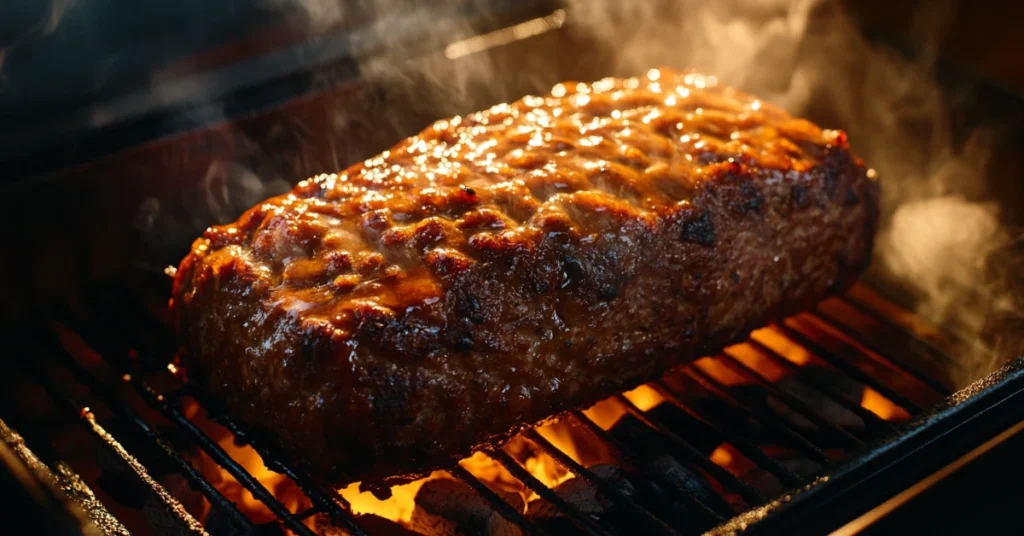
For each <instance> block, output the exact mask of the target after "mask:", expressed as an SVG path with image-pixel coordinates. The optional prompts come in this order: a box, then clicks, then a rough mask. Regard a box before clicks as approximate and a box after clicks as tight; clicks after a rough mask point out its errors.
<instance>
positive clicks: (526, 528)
mask: <svg viewBox="0 0 1024 536" xmlns="http://www.w3.org/2000/svg"><path fill="white" fill-rule="evenodd" d="M448 472H449V473H451V474H452V476H454V477H456V478H458V479H459V480H461V481H463V482H465V483H466V484H469V487H471V488H473V490H474V491H476V493H477V494H478V495H480V497H481V498H483V499H484V500H485V501H487V504H489V505H491V508H493V509H494V511H495V512H498V515H500V516H501V517H503V518H505V519H506V520H508V521H510V522H512V523H513V524H515V525H516V526H517V527H519V528H520V530H522V531H523V532H524V533H526V534H546V532H544V531H541V530H540V529H539V528H538V527H537V526H536V525H534V524H533V523H532V522H530V520H529V519H526V516H524V515H523V514H522V513H521V512H518V511H516V509H515V508H512V505H510V504H508V503H507V502H505V501H504V500H503V499H502V498H501V497H499V496H498V494H497V493H494V491H492V490H491V488H488V487H487V485H486V484H484V483H483V482H481V481H480V479H478V478H477V477H475V476H473V474H472V473H470V472H469V471H468V470H466V468H465V467H463V466H461V465H456V466H455V467H453V468H451V469H449V470H448Z"/></svg>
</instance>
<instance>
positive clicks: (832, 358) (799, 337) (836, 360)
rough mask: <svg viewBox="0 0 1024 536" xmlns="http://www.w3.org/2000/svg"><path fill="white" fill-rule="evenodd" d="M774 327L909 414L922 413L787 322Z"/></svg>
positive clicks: (903, 398)
mask: <svg viewBox="0 0 1024 536" xmlns="http://www.w3.org/2000/svg"><path fill="white" fill-rule="evenodd" d="M772 327H773V328H775V330H776V331H777V332H779V333H781V334H782V335H784V336H785V337H786V338H787V339H789V340H790V341H793V342H795V343H797V344H799V345H800V346H803V347H804V349H806V350H807V351H809V352H811V353H812V354H814V355H816V356H818V357H820V358H821V359H823V360H825V361H827V362H828V363H829V364H830V365H832V366H834V367H836V368H837V369H839V370H841V371H842V372H843V373H845V374H846V375H847V376H850V377H852V378H853V379H855V380H857V381H859V382H860V383H863V384H864V385H867V386H868V387H871V388H872V389H874V390H876V391H878V392H879V393H881V394H882V396H884V397H885V398H888V399H889V400H891V401H893V402H895V403H896V404H897V405H899V406H902V407H903V409H905V410H907V411H908V412H910V413H914V414H916V413H921V406H919V405H917V404H915V403H914V402H913V401H912V400H910V399H909V398H907V397H905V396H903V395H902V394H900V393H899V392H897V391H896V390H895V389H892V388H890V387H889V386H888V385H886V384H884V383H882V382H880V381H878V380H877V379H876V378H874V377H872V376H871V375H870V374H868V373H866V372H864V371H862V370H861V369H859V368H857V367H856V366H854V365H851V364H850V363H848V362H846V360H844V359H842V358H840V357H838V356H836V355H835V354H833V353H832V352H829V351H828V350H826V349H825V348H824V347H822V346H821V345H820V344H818V343H816V342H814V341H813V340H811V339H810V337H807V336H806V335H804V334H803V333H800V332H799V331H797V330H795V329H793V328H791V327H789V326H788V325H786V323H785V322H777V323H774V324H772Z"/></svg>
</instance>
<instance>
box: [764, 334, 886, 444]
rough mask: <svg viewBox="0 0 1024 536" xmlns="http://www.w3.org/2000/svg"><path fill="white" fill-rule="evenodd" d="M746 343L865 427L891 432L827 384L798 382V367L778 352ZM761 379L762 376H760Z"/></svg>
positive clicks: (863, 409) (881, 421)
mask: <svg viewBox="0 0 1024 536" xmlns="http://www.w3.org/2000/svg"><path fill="white" fill-rule="evenodd" d="M747 343H748V344H750V345H751V346H753V347H754V348H756V349H758V350H759V351H760V352H761V353H762V354H764V355H766V356H768V357H769V358H770V359H771V360H772V361H773V362H775V363H777V364H779V365H780V366H782V367H784V368H786V369H787V371H788V372H790V373H794V375H793V376H791V377H794V379H795V380H796V381H798V382H800V384H801V385H803V386H804V387H806V388H808V389H813V390H816V391H818V392H819V393H821V394H823V395H825V396H826V397H828V399H829V400H832V401H833V402H835V403H837V404H839V405H840V406H842V407H843V408H844V409H846V410H847V411H850V412H852V413H854V414H856V415H857V416H858V417H860V418H861V419H863V420H864V423H865V424H866V425H868V426H871V427H874V428H876V429H878V430H879V431H881V432H889V431H891V430H892V429H893V425H892V424H891V423H890V422H888V421H886V420H885V419H883V418H881V417H879V416H878V415H876V414H874V413H872V412H871V411H870V410H868V409H866V408H864V407H863V406H861V405H860V404H858V403H856V402H854V401H852V400H850V399H849V398H847V397H845V396H843V395H842V393H839V392H837V391H836V390H835V389H833V388H832V387H830V386H829V385H827V384H815V385H811V384H810V383H808V382H806V381H803V380H800V379H799V378H795V372H796V371H798V370H799V369H800V367H799V366H797V365H796V364H795V363H793V362H792V361H790V360H788V359H786V358H785V357H783V356H782V355H781V354H779V353H778V352H776V351H775V350H773V349H772V348H769V347H768V346H766V345H765V344H764V343H762V342H761V341H759V340H757V339H755V338H753V337H751V338H750V339H748V340H747ZM762 378H763V376H762ZM765 379H767V378H765Z"/></svg>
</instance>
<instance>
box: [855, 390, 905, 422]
mask: <svg viewBox="0 0 1024 536" xmlns="http://www.w3.org/2000/svg"><path fill="white" fill-rule="evenodd" d="M860 405H861V407H863V408H864V409H866V410H868V411H870V412H871V413H874V414H875V415H878V416H879V417H881V418H882V419H885V420H887V421H905V420H907V419H909V418H910V414H909V413H907V411H906V410H905V409H903V408H901V407H899V406H897V405H896V404H894V403H893V402H892V401H891V400H889V399H888V398H885V397H884V396H882V394H881V393H879V392H878V391H876V390H874V389H872V388H870V387H865V388H864V391H863V393H862V394H861V401H860Z"/></svg>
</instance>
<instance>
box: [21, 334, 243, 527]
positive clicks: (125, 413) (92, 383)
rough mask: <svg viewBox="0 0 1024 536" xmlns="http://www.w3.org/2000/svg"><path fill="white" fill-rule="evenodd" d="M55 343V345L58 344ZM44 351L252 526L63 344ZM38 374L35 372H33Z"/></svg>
mask: <svg viewBox="0 0 1024 536" xmlns="http://www.w3.org/2000/svg"><path fill="white" fill-rule="evenodd" d="M48 339H49V337H40V340H48ZM58 346H59V345H58ZM46 354H47V355H53V356H55V357H56V358H58V359H60V361H61V362H62V363H63V364H64V365H65V368H66V370H68V371H69V372H70V373H71V374H72V376H74V378H75V380H76V381H78V382H79V383H81V384H82V385H85V386H86V387H88V388H89V390H90V392H92V393H93V394H94V395H95V396H96V398H97V399H98V400H99V401H100V402H102V403H103V404H104V405H105V406H107V407H108V408H110V410H111V411H113V412H114V414H115V415H117V416H118V417H120V418H121V419H122V420H124V421H125V422H130V423H132V424H133V425H134V426H135V427H136V428H138V429H139V431H140V432H141V433H142V435H144V436H145V437H146V438H148V439H149V441H150V443H153V444H154V445H155V446H156V447H157V449H158V450H159V451H160V452H162V453H163V454H164V456H166V458H167V459H169V460H171V462H172V463H173V464H174V466H175V467H176V468H177V469H178V470H179V471H180V472H181V474H182V475H184V476H185V478H186V479H187V480H188V482H189V484H190V485H191V486H192V487H193V488H194V489H196V490H197V491H199V492H200V493H202V494H203V496H204V497H206V499H207V500H208V501H210V504H211V505H212V506H213V507H216V508H218V509H220V510H221V511H223V512H224V513H225V514H227V515H228V517H229V518H230V519H231V521H232V522H233V523H234V524H235V526H236V527H237V528H239V529H242V530H243V531H252V530H254V527H253V525H252V522H250V521H249V518H247V517H245V515H244V514H243V513H242V512H241V511H240V510H239V509H238V507H237V506H236V505H235V503H233V502H231V501H230V500H228V499H227V497H225V496H224V495H223V494H221V493H220V492H219V491H217V489H216V488H215V487H213V485H212V484H211V483H210V481H209V480H207V479H206V478H204V477H203V476H202V475H201V474H200V473H199V471H197V470H196V468H195V467H193V466H192V464H191V463H189V462H188V460H186V459H185V458H183V457H182V456H181V455H180V454H178V452H177V451H176V450H175V449H174V448H173V447H171V445H170V443H168V441H167V438H166V437H164V435H163V434H161V433H160V432H159V431H158V430H156V429H154V428H153V427H151V426H150V425H149V424H148V423H146V421H145V420H144V419H142V417H140V416H139V415H138V414H137V413H135V411H134V410H132V409H131V408H130V407H128V405H127V404H125V403H124V402H123V401H122V400H120V398H119V397H117V396H116V395H115V394H114V393H113V392H112V391H111V390H110V389H108V388H106V387H105V386H103V385H102V384H101V383H100V382H98V381H97V379H96V377H95V376H94V375H93V374H92V373H90V372H89V371H88V370H86V369H85V368H84V367H83V366H82V365H81V363H79V362H78V361H77V360H75V358H74V357H72V356H71V355H70V354H68V353H67V352H66V351H65V350H64V349H63V348H54V349H53V351H52V352H46ZM36 376H37V377H38V376H39V373H37V374H36Z"/></svg>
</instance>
